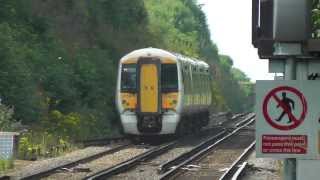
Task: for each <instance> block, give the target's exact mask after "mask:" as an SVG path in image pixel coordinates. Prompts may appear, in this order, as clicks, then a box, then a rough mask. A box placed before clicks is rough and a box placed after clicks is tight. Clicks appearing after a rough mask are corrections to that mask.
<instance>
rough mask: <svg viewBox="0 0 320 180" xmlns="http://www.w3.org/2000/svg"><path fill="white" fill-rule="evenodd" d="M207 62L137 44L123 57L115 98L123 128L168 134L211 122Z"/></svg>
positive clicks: (142, 132)
mask: <svg viewBox="0 0 320 180" xmlns="http://www.w3.org/2000/svg"><path fill="white" fill-rule="evenodd" d="M210 77H211V76H210V73H209V65H208V64H207V63H205V62H203V61H199V60H196V59H192V58H188V57H185V56H182V55H180V54H176V53H171V52H168V51H165V50H161V49H155V48H146V49H139V50H135V51H133V52H131V53H129V54H127V55H126V56H124V57H123V58H122V59H121V60H120V63H119V73H118V79H117V91H116V104H117V109H118V111H119V114H120V118H121V124H122V126H123V131H124V133H125V134H131V135H165V134H175V133H179V134H183V133H186V132H190V131H197V130H199V129H201V127H203V126H206V125H207V124H208V119H209V106H210V104H211V88H210V87H211V86H210V84H211V83H210Z"/></svg>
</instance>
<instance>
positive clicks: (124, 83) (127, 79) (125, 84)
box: [121, 64, 137, 92]
mask: <svg viewBox="0 0 320 180" xmlns="http://www.w3.org/2000/svg"><path fill="white" fill-rule="evenodd" d="M136 89H137V66H136V65H135V64H124V65H122V69H121V91H122V92H135V91H136Z"/></svg>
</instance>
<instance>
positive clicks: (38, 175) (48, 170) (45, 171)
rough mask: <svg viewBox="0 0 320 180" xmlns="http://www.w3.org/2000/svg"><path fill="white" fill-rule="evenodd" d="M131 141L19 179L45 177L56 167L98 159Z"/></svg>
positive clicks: (125, 146)
mask: <svg viewBox="0 0 320 180" xmlns="http://www.w3.org/2000/svg"><path fill="white" fill-rule="evenodd" d="M130 145H131V143H126V144H124V145H119V146H117V147H115V148H112V149H108V150H105V151H103V152H100V153H97V154H94V155H92V156H87V157H84V158H81V159H78V160H75V161H72V162H67V163H65V164H63V165H60V166H57V167H53V168H50V169H46V170H44V171H42V172H38V173H35V174H31V175H28V176H25V177H22V178H21V179H23V180H28V179H40V178H41V177H45V176H48V175H49V174H52V173H54V172H55V171H56V170H58V169H61V168H66V167H71V166H75V165H77V164H81V163H85V162H89V161H92V160H95V159H98V158H100V157H102V156H105V155H107V154H111V153H114V152H117V151H120V150H122V149H124V148H127V147H128V146H130Z"/></svg>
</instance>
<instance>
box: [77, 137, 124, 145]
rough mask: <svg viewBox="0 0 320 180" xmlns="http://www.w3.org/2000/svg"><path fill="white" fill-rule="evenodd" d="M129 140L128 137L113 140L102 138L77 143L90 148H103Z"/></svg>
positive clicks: (113, 138)
mask: <svg viewBox="0 0 320 180" xmlns="http://www.w3.org/2000/svg"><path fill="white" fill-rule="evenodd" d="M125 140H128V138H126V137H122V136H120V137H111V138H100V139H88V140H83V141H76V143H80V144H82V145H83V146H84V147H88V146H103V145H108V144H111V143H112V142H119V141H125Z"/></svg>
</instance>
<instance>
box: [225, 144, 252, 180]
mask: <svg viewBox="0 0 320 180" xmlns="http://www.w3.org/2000/svg"><path fill="white" fill-rule="evenodd" d="M255 144H256V141H254V142H253V143H251V144H250V145H249V146H248V148H246V149H245V150H244V151H243V153H242V154H241V155H240V156H239V157H238V159H237V160H235V161H234V162H233V164H232V165H231V166H230V167H229V169H228V170H227V171H226V172H225V173H224V174H223V175H222V176H221V177H220V179H219V180H227V179H231V178H235V179H237V176H238V175H240V174H241V171H240V172H239V173H238V174H237V173H236V172H237V170H238V169H239V165H240V164H241V163H242V162H243V161H244V160H245V159H247V158H248V156H249V155H250V154H251V152H252V151H253V150H254V147H255ZM243 169H244V168H243ZM243 169H242V170H243ZM236 174H237V176H235V175H236Z"/></svg>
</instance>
